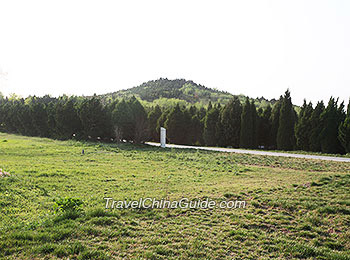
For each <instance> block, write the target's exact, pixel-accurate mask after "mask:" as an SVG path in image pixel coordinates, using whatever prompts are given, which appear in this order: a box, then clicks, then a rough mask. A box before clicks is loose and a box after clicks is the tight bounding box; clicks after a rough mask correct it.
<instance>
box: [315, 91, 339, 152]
mask: <svg viewBox="0 0 350 260" xmlns="http://www.w3.org/2000/svg"><path fill="white" fill-rule="evenodd" d="M343 109H344V104H341V105H340V106H339V107H338V99H337V100H335V99H334V98H333V97H331V98H330V100H329V102H328V105H327V107H326V109H325V110H324V111H323V113H322V114H321V125H322V131H321V134H320V141H321V151H322V152H323V153H344V147H343V146H342V145H341V144H340V142H339V139H338V130H339V126H340V124H341V122H342V121H343V120H344V117H345V113H344V111H343Z"/></svg>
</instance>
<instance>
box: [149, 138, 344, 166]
mask: <svg viewBox="0 0 350 260" xmlns="http://www.w3.org/2000/svg"><path fill="white" fill-rule="evenodd" d="M146 144H148V145H152V146H160V144H159V143H153V142H147V143H146ZM166 147H167V148H181V149H200V150H208V151H217V152H225V153H245V154H255V155H269V156H282V157H293V158H304V159H316V160H325V161H335V162H350V158H345V157H334V156H323V155H310V154H296V153H280V152H268V151H255V150H244V149H234V148H220V147H202V146H191V145H178V144H167V145H166Z"/></svg>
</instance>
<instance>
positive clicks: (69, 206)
mask: <svg viewBox="0 0 350 260" xmlns="http://www.w3.org/2000/svg"><path fill="white" fill-rule="evenodd" d="M54 202H55V204H54V205H53V210H54V212H55V213H59V212H64V213H66V212H78V211H81V206H82V205H83V201H82V200H81V199H78V198H70V197H65V198H59V199H57V200H54Z"/></svg>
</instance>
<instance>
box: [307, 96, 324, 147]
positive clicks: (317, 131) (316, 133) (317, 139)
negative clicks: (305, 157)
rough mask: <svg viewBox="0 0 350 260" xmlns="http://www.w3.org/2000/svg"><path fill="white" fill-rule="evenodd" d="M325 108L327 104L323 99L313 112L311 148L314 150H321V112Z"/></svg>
mask: <svg viewBox="0 0 350 260" xmlns="http://www.w3.org/2000/svg"><path fill="white" fill-rule="evenodd" d="M324 110H325V106H324V104H323V101H320V102H318V103H317V105H316V107H315V109H314V110H313V112H312V114H311V118H310V121H311V134H310V150H311V151H313V152H321V132H322V124H321V114H322V113H323V111H324Z"/></svg>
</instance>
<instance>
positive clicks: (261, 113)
mask: <svg viewBox="0 0 350 260" xmlns="http://www.w3.org/2000/svg"><path fill="white" fill-rule="evenodd" d="M271 113H272V108H271V106H270V105H268V106H267V107H266V108H265V109H262V108H259V110H258V116H257V142H258V145H260V146H262V147H264V148H265V149H268V148H270V147H271V146H272V143H273V142H272V140H271V132H272V130H271V128H272V123H271V121H270V118H271Z"/></svg>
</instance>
